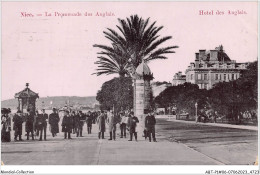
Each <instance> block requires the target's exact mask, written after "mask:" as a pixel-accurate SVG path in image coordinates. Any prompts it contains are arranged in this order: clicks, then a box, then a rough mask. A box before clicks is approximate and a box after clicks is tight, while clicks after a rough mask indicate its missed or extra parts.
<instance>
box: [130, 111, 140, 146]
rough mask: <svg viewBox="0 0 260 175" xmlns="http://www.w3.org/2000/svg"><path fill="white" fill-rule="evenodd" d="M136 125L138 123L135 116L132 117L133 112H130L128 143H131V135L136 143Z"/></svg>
mask: <svg viewBox="0 0 260 175" xmlns="http://www.w3.org/2000/svg"><path fill="white" fill-rule="evenodd" d="M137 123H139V120H138V118H137V117H136V116H134V112H132V111H131V112H130V114H129V118H128V127H129V132H130V140H128V141H132V139H133V134H134V136H135V141H137V132H136V126H137Z"/></svg>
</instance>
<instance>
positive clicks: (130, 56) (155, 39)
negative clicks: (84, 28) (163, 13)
mask: <svg viewBox="0 0 260 175" xmlns="http://www.w3.org/2000/svg"><path fill="white" fill-rule="evenodd" d="M118 21H119V25H116V27H117V29H118V30H119V33H118V32H117V31H115V30H114V29H110V28H107V31H104V32H103V33H104V34H105V37H106V38H107V39H108V40H109V41H110V42H111V45H112V46H106V45H102V44H95V45H94V47H97V48H100V49H102V51H101V52H98V55H99V56H98V58H99V60H98V61H96V62H95V64H97V65H98V69H97V70H96V72H95V73H94V74H96V75H103V74H107V75H108V74H119V76H120V77H124V76H127V75H129V74H130V72H129V69H130V68H131V69H132V68H133V69H134V70H135V68H136V67H137V66H138V65H139V64H140V63H141V62H142V60H144V61H145V62H148V61H151V60H155V59H167V57H166V56H165V54H169V53H175V52H174V51H173V49H174V48H178V46H168V47H163V48H158V46H159V45H161V44H162V43H164V42H165V41H168V40H170V39H171V38H172V37H171V36H166V37H162V38H159V37H160V36H159V35H158V32H159V31H160V30H161V29H162V28H163V26H159V27H157V26H155V24H156V22H153V23H152V24H150V25H149V21H150V19H149V18H148V19H146V20H144V19H142V18H140V17H139V16H138V15H134V16H130V18H126V20H125V19H118Z"/></svg>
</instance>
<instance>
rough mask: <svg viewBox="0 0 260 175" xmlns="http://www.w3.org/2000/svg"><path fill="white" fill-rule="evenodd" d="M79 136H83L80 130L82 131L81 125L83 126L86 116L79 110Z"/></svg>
mask: <svg viewBox="0 0 260 175" xmlns="http://www.w3.org/2000/svg"><path fill="white" fill-rule="evenodd" d="M79 120H80V122H79V136H80V137H83V136H82V131H83V126H84V123H85V120H86V117H85V115H84V114H83V113H82V111H79Z"/></svg>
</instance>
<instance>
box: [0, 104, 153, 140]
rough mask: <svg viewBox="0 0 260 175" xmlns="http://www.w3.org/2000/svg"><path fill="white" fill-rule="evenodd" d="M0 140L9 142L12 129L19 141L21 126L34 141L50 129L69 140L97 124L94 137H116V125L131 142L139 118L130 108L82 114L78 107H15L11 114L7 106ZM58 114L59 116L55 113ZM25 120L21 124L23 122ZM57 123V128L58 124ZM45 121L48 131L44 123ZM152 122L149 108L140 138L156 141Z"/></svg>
mask: <svg viewBox="0 0 260 175" xmlns="http://www.w3.org/2000/svg"><path fill="white" fill-rule="evenodd" d="M1 113H2V116H1V140H2V142H10V141H11V136H10V131H11V130H12V129H13V131H14V141H23V139H22V135H23V133H22V131H23V126H25V132H26V136H27V140H29V139H30V138H31V139H32V140H35V139H36V137H39V141H42V140H45V141H46V140H47V132H50V133H51V135H52V137H55V136H57V134H58V133H59V132H60V129H61V132H63V133H64V139H72V135H73V134H75V137H83V135H82V132H83V128H84V126H85V124H86V126H87V133H88V134H92V125H93V124H96V125H97V126H98V138H99V139H105V136H104V135H105V132H108V133H109V139H108V140H116V135H117V129H116V128H117V125H119V126H120V134H121V138H126V133H127V132H129V136H130V138H129V140H128V141H132V140H133V137H134V139H135V140H136V141H137V130H136V128H137V125H138V123H139V119H138V118H137V117H136V116H134V113H133V112H132V111H131V110H126V111H121V112H118V113H114V111H113V110H109V109H108V110H107V111H102V110H101V111H94V112H91V111H88V112H87V113H83V112H82V111H80V110H71V109H62V110H58V109H56V108H53V110H52V113H51V114H49V115H48V114H47V113H45V109H42V110H41V113H39V112H38V111H37V110H36V111H35V112H34V111H30V110H27V113H22V112H21V111H20V110H18V111H17V112H16V113H15V114H14V115H11V110H10V109H6V108H4V109H2V110H1ZM60 113H62V114H63V115H62V116H61V115H59V114H60ZM11 122H13V128H11ZM24 122H25V125H23V123H24ZM60 123H61V127H60ZM48 124H49V131H48V130H47V125H48ZM155 124H156V119H155V116H154V113H153V112H152V111H149V112H148V114H147V115H146V116H145V118H144V130H143V134H142V135H143V137H145V140H146V139H147V138H149V141H150V142H151V141H152V139H153V141H154V142H156V138H155Z"/></svg>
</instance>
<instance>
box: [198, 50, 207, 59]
mask: <svg viewBox="0 0 260 175" xmlns="http://www.w3.org/2000/svg"><path fill="white" fill-rule="evenodd" d="M205 54H206V50H199V61H201V60H203V59H204V57H205Z"/></svg>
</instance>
